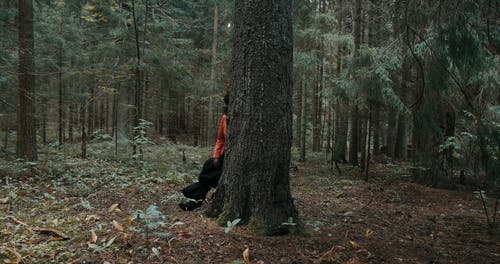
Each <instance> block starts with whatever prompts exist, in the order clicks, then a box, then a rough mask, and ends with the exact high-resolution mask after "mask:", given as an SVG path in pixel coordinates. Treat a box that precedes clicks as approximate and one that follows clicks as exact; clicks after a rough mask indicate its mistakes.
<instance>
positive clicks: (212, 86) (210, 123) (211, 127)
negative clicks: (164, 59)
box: [207, 4, 219, 144]
mask: <svg viewBox="0 0 500 264" xmlns="http://www.w3.org/2000/svg"><path fill="white" fill-rule="evenodd" d="M218 28H219V7H218V6H217V4H215V5H214V24H213V38H212V67H211V69H210V89H209V94H208V118H207V144H210V142H211V141H213V139H214V135H215V134H214V131H215V129H214V118H213V116H214V109H213V108H214V106H213V104H214V102H213V94H214V92H215V70H216V66H217V36H218V30H219V29H218Z"/></svg>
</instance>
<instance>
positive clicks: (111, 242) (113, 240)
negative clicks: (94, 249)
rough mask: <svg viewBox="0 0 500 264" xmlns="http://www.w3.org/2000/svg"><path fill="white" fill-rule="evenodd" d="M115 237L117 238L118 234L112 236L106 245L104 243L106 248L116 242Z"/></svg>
mask: <svg viewBox="0 0 500 264" xmlns="http://www.w3.org/2000/svg"><path fill="white" fill-rule="evenodd" d="M115 239H116V236H114V237H113V238H111V239H110V240H109V241H108V243H106V245H104V248H107V247H109V246H111V244H113V242H115Z"/></svg>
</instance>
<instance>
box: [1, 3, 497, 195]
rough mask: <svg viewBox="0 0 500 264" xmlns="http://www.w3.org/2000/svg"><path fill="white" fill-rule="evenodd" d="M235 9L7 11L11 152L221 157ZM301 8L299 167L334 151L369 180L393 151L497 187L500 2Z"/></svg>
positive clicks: (418, 164) (4, 51)
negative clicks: (167, 151) (163, 152)
mask: <svg viewBox="0 0 500 264" xmlns="http://www.w3.org/2000/svg"><path fill="white" fill-rule="evenodd" d="M20 3H23V4H29V5H30V7H29V8H30V10H29V11H30V12H32V14H33V16H32V17H33V19H30V18H29V17H27V16H26V13H22V12H20V10H24V9H22V8H24V7H23V6H20V5H19V4H20ZM233 8H234V3H233V1H224V0H220V1H197V0H183V1H156V0H137V1H127V0H119V1H118V0H109V1H97V0H87V1H61V0H57V1H56V0H53V1H41V0H40V1H12V0H7V1H2V2H1V3H0V38H1V39H2V41H1V42H0V89H1V93H0V120H1V132H0V135H2V137H1V139H2V144H1V148H2V150H3V151H4V152H7V153H12V155H14V153H16V150H17V154H16V155H17V156H18V157H20V158H25V159H27V160H36V159H37V155H36V151H37V147H40V146H47V145H52V146H54V145H57V146H62V145H64V144H81V145H82V152H83V153H78V155H80V156H83V157H85V156H86V153H85V148H86V144H87V141H90V140H92V139H95V138H98V137H101V138H110V139H115V140H116V144H122V145H127V144H129V145H130V146H133V148H134V153H135V154H134V155H135V156H137V158H139V159H140V156H141V155H140V153H141V152H140V151H136V148H139V149H140V148H141V145H143V144H147V143H148V142H149V140H150V139H149V138H148V136H149V137H152V136H155V137H156V136H160V137H166V138H168V139H169V140H170V141H171V142H180V143H185V144H190V145H194V146H211V145H212V142H213V139H214V138H215V133H216V126H217V123H218V117H219V116H220V114H221V110H220V109H221V106H222V100H221V98H222V96H223V94H224V93H225V92H226V91H227V90H229V88H230V85H231V83H230V80H229V79H230V78H229V76H230V71H231V61H230V60H231V59H230V58H231V52H232V34H233V26H234V23H238V17H233ZM292 13H293V34H294V37H293V40H294V41H293V50H294V52H293V58H294V64H293V74H292V75H293V88H294V89H293V102H294V104H293V146H292V147H293V149H294V150H295V149H296V150H298V151H299V153H300V160H305V159H306V158H307V154H308V153H311V152H316V153H319V152H324V153H330V154H331V155H330V154H329V157H331V158H330V160H331V162H332V164H333V162H347V163H350V164H352V165H354V166H358V167H360V168H361V169H362V170H364V171H365V172H366V177H367V178H368V171H369V164H370V162H371V161H374V160H375V161H378V160H380V157H382V156H384V157H388V158H390V159H393V160H403V161H411V162H413V165H414V167H415V171H414V174H415V177H416V178H418V179H420V180H421V181H422V182H425V183H427V184H431V185H434V186H441V187H453V186H455V185H456V183H457V181H456V180H455V175H457V174H458V173H460V171H464V170H465V171H467V170H468V171H474V173H472V174H474V175H484V179H486V180H488V182H490V183H491V185H492V186H494V185H495V184H498V182H499V180H500V179H499V178H498V177H499V175H500V172H499V168H500V167H499V156H500V150H499V145H500V144H499V142H500V132H499V131H500V125H499V124H500V123H499V115H500V108H499V100H500V95H499V94H500V93H499V89H498V87H499V83H500V79H499V74H498V73H499V72H500V63H499V60H500V57H499V52H500V21H499V17H500V16H499V3H498V1H494V0H481V1H471V0H468V1H463V0H462V1H458V0H446V1H417V0H413V1H399V0H396V1H384V0H371V1H368V0H356V1H345V0H335V1H328V0H318V1H293V12H292ZM268 15H269V16H273V14H268ZM30 23H31V24H30ZM30 27H31V28H33V32H32V33H33V34H30V33H29V30H30ZM30 37H31V38H32V41H33V43H34V44H33V47H32V50H33V52H28V53H24V52H22V51H23V50H25V49H26V47H28V46H29V45H30V44H29V40H28V42H26V39H29V38H30ZM21 55H22V56H21ZM30 65H31V66H30ZM29 67H33V69H30V68H29ZM26 87H29V89H31V90H33V91H34V92H33V93H31V92H30V93H29V94H28V95H26V94H24V93H23V91H27V89H26ZM20 91H21V92H20ZM25 103H28V108H26V107H25V106H24V105H25ZM30 107H33V108H34V109H32V110H30V109H31V108H30ZM23 109H24V110H23ZM26 109H27V110H26ZM30 111H33V113H34V115H33V114H30V113H31V112H30ZM30 118H31V119H30ZM30 120H31V121H30ZM34 120H36V121H34ZM20 124H26V125H23V126H22V125H20ZM29 124H32V125H33V127H29V126H28V125H29ZM35 125H36V126H35ZM30 129H31V130H30ZM26 131H28V132H26ZM30 131H31V132H30ZM32 131H35V132H32ZM141 131H142V132H145V131H147V132H148V133H147V135H146V133H142V132H141ZM14 138H17V139H18V142H17V144H16V145H17V146H16V145H14V144H12V143H9V142H10V141H11V140H13V139H14ZM26 151H28V152H26ZM30 151H31V152H30ZM30 153H31V154H30ZM131 153H132V152H131ZM131 155H132V154H131Z"/></svg>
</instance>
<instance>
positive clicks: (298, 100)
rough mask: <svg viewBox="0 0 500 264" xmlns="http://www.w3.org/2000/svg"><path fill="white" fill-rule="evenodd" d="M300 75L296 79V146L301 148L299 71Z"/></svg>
mask: <svg viewBox="0 0 500 264" xmlns="http://www.w3.org/2000/svg"><path fill="white" fill-rule="evenodd" d="M297 75H298V76H300V77H297V79H296V81H295V87H296V89H295V91H296V92H295V108H294V110H295V116H296V117H297V119H296V122H295V146H297V147H298V148H299V149H300V146H301V143H302V140H301V136H302V132H301V131H302V97H303V93H302V83H303V79H302V72H301V71H298V74H297Z"/></svg>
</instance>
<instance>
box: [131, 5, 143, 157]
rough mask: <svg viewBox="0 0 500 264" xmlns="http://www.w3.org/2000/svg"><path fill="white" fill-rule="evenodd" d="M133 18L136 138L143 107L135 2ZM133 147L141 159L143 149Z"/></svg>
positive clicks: (134, 122)
mask: <svg viewBox="0 0 500 264" xmlns="http://www.w3.org/2000/svg"><path fill="white" fill-rule="evenodd" d="M132 17H133V23H134V32H135V47H136V56H137V57H136V65H135V91H134V108H135V111H134V121H133V124H134V125H133V126H134V138H136V137H138V136H139V131H138V130H137V129H135V128H137V127H139V119H141V118H142V111H141V110H142V105H141V102H142V101H141V99H142V98H141V94H142V91H141V52H140V46H139V31H138V29H137V19H136V15H135V0H132ZM132 147H133V155H137V154H139V159H142V157H141V149H140V148H138V147H137V144H135V142H134V143H133V144H132Z"/></svg>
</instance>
